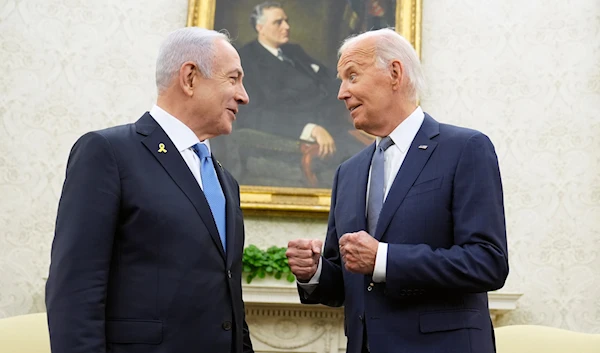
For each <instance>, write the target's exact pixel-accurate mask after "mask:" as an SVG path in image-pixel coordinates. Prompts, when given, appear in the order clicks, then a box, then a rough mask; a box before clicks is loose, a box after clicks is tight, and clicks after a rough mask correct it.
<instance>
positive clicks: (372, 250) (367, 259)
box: [339, 230, 379, 275]
mask: <svg viewBox="0 0 600 353" xmlns="http://www.w3.org/2000/svg"><path fill="white" fill-rule="evenodd" d="M339 244H340V254H341V255H342V259H343V260H344V263H345V266H346V270H348V271H350V272H353V273H362V274H365V275H370V274H373V270H374V269H375V258H376V256H377V249H378V248H379V242H378V241H377V240H376V239H375V238H373V237H372V236H370V235H369V233H367V232H365V231H363V230H361V231H360V232H357V233H346V234H344V235H343V236H342V237H341V238H340V241H339Z"/></svg>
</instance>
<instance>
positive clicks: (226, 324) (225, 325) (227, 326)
mask: <svg viewBox="0 0 600 353" xmlns="http://www.w3.org/2000/svg"><path fill="white" fill-rule="evenodd" d="M221 326H222V327H223V330H225V331H229V330H231V321H225V322H224V323H223V325H221Z"/></svg>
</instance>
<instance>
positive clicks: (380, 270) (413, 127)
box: [299, 107, 425, 293]
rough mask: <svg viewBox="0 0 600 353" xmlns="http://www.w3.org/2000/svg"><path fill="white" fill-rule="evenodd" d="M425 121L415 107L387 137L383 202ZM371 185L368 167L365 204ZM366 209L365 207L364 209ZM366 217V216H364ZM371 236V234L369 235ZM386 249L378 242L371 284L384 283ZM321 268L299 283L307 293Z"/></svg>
mask: <svg viewBox="0 0 600 353" xmlns="http://www.w3.org/2000/svg"><path fill="white" fill-rule="evenodd" d="M424 119H425V114H424V113H423V110H422V109H421V107H417V109H415V111H414V112H412V114H410V115H409V116H408V118H406V119H405V120H404V121H403V122H402V123H400V125H398V126H397V127H396V128H395V129H394V131H392V133H391V134H390V135H389V136H390V138H391V139H392V141H394V144H393V145H392V146H390V147H389V148H388V149H387V150H386V151H385V152H384V167H383V168H384V169H383V170H384V174H385V179H384V187H385V193H384V202H385V199H387V195H388V193H389V191H390V188H391V186H392V183H393V182H394V179H396V175H397V174H398V171H399V170H400V167H401V166H402V162H404V158H405V157H406V153H407V152H408V149H409V147H410V145H411V144H412V142H413V140H414V139H415V136H416V135H417V132H419V129H420V128H421V125H422V124H423V120H424ZM379 142H381V137H377V139H376V144H377V145H379ZM370 184H371V168H370V167H369V180H368V182H367V195H366V196H367V197H366V200H367V204H368V202H369V188H370ZM365 209H366V207H365ZM365 217H366V214H365ZM371 235H373V234H371ZM387 249H388V244H387V243H383V242H379V247H378V248H377V255H376V257H375V269H374V270H373V282H385V276H386V268H387ZM322 267H323V259H320V260H319V265H318V267H317V272H316V273H315V274H314V276H313V277H312V278H311V279H310V281H308V283H299V284H300V286H301V287H302V288H304V289H305V290H306V291H307V292H308V293H310V292H312V291H313V290H314V288H315V287H316V284H318V283H319V278H320V277H321V269H322Z"/></svg>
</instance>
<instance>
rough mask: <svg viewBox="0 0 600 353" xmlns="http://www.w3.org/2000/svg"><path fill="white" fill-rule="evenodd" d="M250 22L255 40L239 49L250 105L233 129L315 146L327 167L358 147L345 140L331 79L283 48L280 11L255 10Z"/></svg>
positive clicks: (345, 124) (270, 7)
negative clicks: (248, 130) (310, 143)
mask: <svg viewBox="0 0 600 353" xmlns="http://www.w3.org/2000/svg"><path fill="white" fill-rule="evenodd" d="M251 22H252V26H253V28H254V29H255V30H256V32H257V34H258V38H257V40H255V41H252V42H250V43H248V44H246V45H245V46H243V47H242V48H241V49H240V57H241V59H242V64H243V65H244V69H245V71H246V82H245V85H246V88H247V90H248V94H249V96H250V97H251V98H252V104H250V105H248V106H247V107H243V108H242V109H240V119H239V121H238V122H237V123H236V124H237V125H236V128H240V129H242V128H249V129H255V130H259V131H262V132H267V133H270V134H273V135H276V136H282V137H286V138H289V139H293V140H301V141H305V142H312V143H316V144H318V146H319V156H320V157H322V158H328V162H327V164H328V165H329V166H331V164H332V162H333V164H334V165H335V164H337V163H340V162H342V161H343V160H345V159H346V158H348V157H349V156H351V155H352V154H354V153H355V152H357V151H358V150H360V149H361V148H362V147H364V144H362V143H360V142H359V141H357V140H356V139H355V138H353V137H352V135H350V134H348V130H350V129H352V125H351V123H350V119H349V115H348V112H347V111H346V110H345V109H344V106H343V104H341V102H339V101H338V100H337V99H336V94H337V88H338V85H339V81H338V80H337V79H336V77H335V73H334V72H332V71H331V70H329V69H328V68H327V67H325V65H323V64H322V63H320V62H319V61H317V60H315V59H314V58H312V57H310V56H309V55H308V54H307V53H306V52H305V51H304V50H303V49H302V47H300V45H297V44H291V43H289V34H290V25H289V23H288V17H287V15H286V13H285V12H284V10H283V9H282V8H281V6H280V5H279V4H278V3H275V2H265V3H262V4H260V5H258V6H256V7H255V9H254V11H253V13H252V15H251ZM332 158H333V159H332Z"/></svg>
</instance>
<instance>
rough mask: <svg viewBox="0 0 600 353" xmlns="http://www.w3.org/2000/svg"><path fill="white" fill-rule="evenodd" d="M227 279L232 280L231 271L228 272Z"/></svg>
mask: <svg viewBox="0 0 600 353" xmlns="http://www.w3.org/2000/svg"><path fill="white" fill-rule="evenodd" d="M227 277H228V278H231V271H230V270H227Z"/></svg>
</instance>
